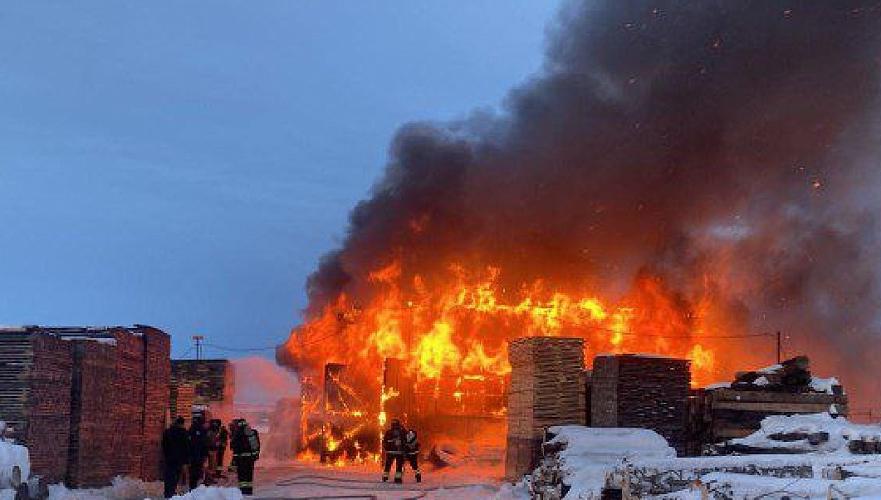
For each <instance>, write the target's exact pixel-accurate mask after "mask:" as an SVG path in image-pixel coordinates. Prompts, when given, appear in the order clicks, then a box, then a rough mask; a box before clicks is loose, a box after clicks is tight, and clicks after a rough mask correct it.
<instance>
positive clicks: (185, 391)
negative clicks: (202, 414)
mask: <svg viewBox="0 0 881 500" xmlns="http://www.w3.org/2000/svg"><path fill="white" fill-rule="evenodd" d="M169 392H170V394H169V401H168V403H169V414H170V416H171V420H172V421H173V420H174V419H176V418H177V417H183V418H184V420H186V425H189V424H190V420H191V419H192V418H193V404H194V402H195V400H196V389H195V388H194V387H193V386H192V385H191V384H187V383H185V382H177V381H174V382H172V383H171V390H170V391H169Z"/></svg>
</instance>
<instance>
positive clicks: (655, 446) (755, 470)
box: [503, 414, 881, 500]
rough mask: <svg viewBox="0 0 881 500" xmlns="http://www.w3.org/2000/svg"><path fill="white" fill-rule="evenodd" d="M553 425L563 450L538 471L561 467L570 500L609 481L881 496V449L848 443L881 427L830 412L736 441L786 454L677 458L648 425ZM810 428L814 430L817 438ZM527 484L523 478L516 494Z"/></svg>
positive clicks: (766, 426)
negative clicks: (870, 449)
mask: <svg viewBox="0 0 881 500" xmlns="http://www.w3.org/2000/svg"><path fill="white" fill-rule="evenodd" d="M551 431H552V432H554V433H556V434H557V437H556V438H555V439H554V440H553V441H551V443H550V444H551V445H554V444H558V445H562V446H563V449H562V450H561V451H560V452H559V453H558V455H557V457H556V461H555V460H551V461H549V462H548V466H547V467H544V468H542V469H540V470H539V471H537V474H536V478H537V481H541V478H542V477H546V476H547V470H548V467H550V469H551V470H554V468H555V467H559V471H560V473H561V476H562V481H563V483H564V484H565V485H567V486H568V487H569V488H570V491H569V493H568V495H567V496H566V497H565V498H567V499H568V498H576V499H577V498H586V499H590V498H599V494H600V491H601V489H602V488H603V485H604V484H606V483H607V481H610V482H611V483H612V484H614V485H617V486H624V485H626V486H625V487H626V488H628V489H630V490H631V491H632V492H633V493H634V494H636V495H639V496H641V497H644V498H669V499H673V498H676V499H685V498H700V491H699V489H698V487H697V486H696V484H698V483H697V482H698V481H699V482H700V483H702V484H703V485H704V487H705V488H706V489H707V490H708V491H709V493H710V496H711V497H715V498H747V499H753V498H763V499H772V500H773V499H779V498H783V497H785V496H789V497H791V498H796V497H800V498H808V499H813V498H817V499H821V498H822V499H826V498H830V496H831V498H858V497H859V498H863V497H866V498H869V497H873V498H879V499H881V455H878V454H862V452H861V454H854V453H851V451H850V448H849V446H848V444H849V443H851V442H853V441H861V442H864V443H876V442H881V426H877V425H858V424H853V423H850V422H848V421H847V420H846V419H844V418H832V417H831V416H829V415H828V414H818V415H798V416H788V417H787V416H775V417H769V418H767V419H765V421H764V422H763V423H762V428H761V430H759V431H758V432H756V433H755V434H753V435H751V436H749V437H747V438H743V439H740V440H736V441H737V442H738V443H739V444H743V445H745V446H751V447H756V448H764V449H772V450H773V449H775V448H780V449H781V451H784V449H785V451H787V454H763V455H726V456H708V457H686V458H677V457H675V454H674V453H673V451H672V450H671V449H670V448H669V446H667V443H666V441H664V439H663V438H662V437H661V436H659V435H658V434H656V433H654V432H652V431H648V430H644V429H595V428H586V427H579V426H563V427H557V428H553V429H551ZM803 435H812V437H813V438H814V443H811V442H809V440H808V439H807V438H806V437H805V438H802V436H803ZM818 435H822V442H817V436H818ZM784 438H785V440H783V439H784ZM860 449H861V450H862V449H863V448H862V447H860ZM796 452H799V454H793V453H796ZM526 489H527V488H526V484H523V485H521V486H520V488H514V489H511V490H510V493H511V494H512V496H516V495H517V494H523V493H524V492H525V491H526ZM504 491H505V489H504V488H503V492H504Z"/></svg>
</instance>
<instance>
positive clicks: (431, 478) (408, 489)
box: [255, 462, 528, 500]
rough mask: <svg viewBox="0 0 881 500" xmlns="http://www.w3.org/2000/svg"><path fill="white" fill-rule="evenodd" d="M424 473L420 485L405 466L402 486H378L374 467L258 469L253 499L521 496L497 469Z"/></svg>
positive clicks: (424, 469)
mask: <svg viewBox="0 0 881 500" xmlns="http://www.w3.org/2000/svg"><path fill="white" fill-rule="evenodd" d="M422 474H423V481H422V483H416V482H415V481H414V479H413V473H412V471H410V470H409V468H408V469H407V470H406V471H405V474H404V484H394V483H391V482H389V483H382V482H381V481H380V475H381V471H380V470H379V467H378V466H377V465H375V464H372V465H362V466H347V467H326V466H321V465H318V464H314V463H302V462H300V463H296V464H289V465H287V466H285V467H274V468H270V469H267V470H263V471H260V470H258V471H257V475H256V479H257V487H256V489H255V496H257V497H272V498H304V497H323V496H335V495H352V496H359V495H373V496H375V497H377V498H382V499H389V500H401V499H409V498H425V499H455V500H479V499H492V498H498V499H500V500H513V499H520V498H523V497H522V496H517V495H515V493H514V492H513V491H512V489H511V488H510V487H508V488H502V480H501V475H502V470H501V468H500V467H472V466H467V467H461V468H453V467H446V468H442V469H434V468H433V467H432V466H430V465H428V464H425V465H423V466H422ZM524 491H525V490H524ZM526 498H528V496H527V497H526Z"/></svg>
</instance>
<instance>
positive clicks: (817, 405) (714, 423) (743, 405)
mask: <svg viewBox="0 0 881 500" xmlns="http://www.w3.org/2000/svg"><path fill="white" fill-rule="evenodd" d="M704 398H705V399H704V408H705V410H704V411H705V416H704V418H705V420H706V421H707V423H708V425H707V436H706V438H705V440H706V441H707V442H708V443H716V442H719V441H723V440H726V439H732V438H741V437H746V436H748V435H750V434H752V433H753V432H755V431H757V430H758V429H759V427H760V426H761V423H762V420H763V419H764V418H765V417H767V416H769V415H797V414H806V413H823V412H828V411H829V410H830V408H831V407H832V406H833V405H834V406H835V408H836V411H837V414H839V415H847V396H845V395H836V394H826V393H788V392H763V391H756V390H748V391H742V390H735V389H727V388H719V389H707V390H706V391H705V396H704Z"/></svg>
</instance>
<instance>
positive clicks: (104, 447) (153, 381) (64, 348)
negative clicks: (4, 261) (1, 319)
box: [0, 325, 170, 486]
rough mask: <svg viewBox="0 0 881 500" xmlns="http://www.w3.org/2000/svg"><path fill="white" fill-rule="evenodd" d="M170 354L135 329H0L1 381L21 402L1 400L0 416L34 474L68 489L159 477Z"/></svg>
mask: <svg viewBox="0 0 881 500" xmlns="http://www.w3.org/2000/svg"><path fill="white" fill-rule="evenodd" d="M169 349H170V340H169V337H168V335H167V334H165V333H164V332H162V331H161V330H158V329H155V328H151V327H146V326H140V325H138V326H135V327H132V328H126V327H111V328H92V327H59V328H55V327H39V326H33V327H25V328H19V329H3V330H0V363H2V366H0V378H3V379H7V380H9V381H10V385H9V388H8V389H9V391H10V393H9V394H10V395H17V396H18V397H17V401H18V402H17V403H16V398H12V399H9V400H2V398H0V419H4V420H8V421H9V422H11V423H12V425H13V427H14V428H15V427H18V430H16V433H17V435H16V434H15V433H14V434H13V437H16V438H18V439H20V440H21V441H22V442H23V443H24V444H26V445H27V446H28V448H29V449H30V453H31V457H32V462H33V465H34V466H33V467H32V469H33V471H34V473H35V474H39V475H43V476H45V477H46V478H48V479H50V480H53V481H61V480H65V482H67V484H68V485H70V486H104V485H107V484H109V483H110V480H111V479H112V478H113V477H114V476H116V475H127V476H132V477H139V478H142V479H147V480H152V479H156V478H157V477H158V475H159V456H160V452H159V451H158V448H159V442H160V440H161V435H162V432H163V430H164V427H165V409H166V408H167V407H168V382H169V372H170V366H169ZM6 402H9V403H10V404H4V403H6Z"/></svg>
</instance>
